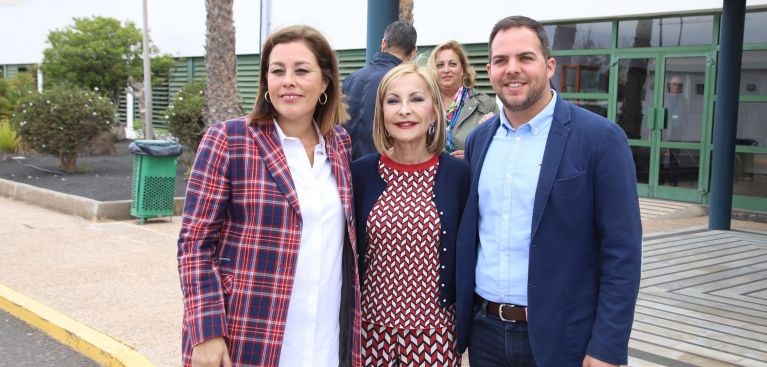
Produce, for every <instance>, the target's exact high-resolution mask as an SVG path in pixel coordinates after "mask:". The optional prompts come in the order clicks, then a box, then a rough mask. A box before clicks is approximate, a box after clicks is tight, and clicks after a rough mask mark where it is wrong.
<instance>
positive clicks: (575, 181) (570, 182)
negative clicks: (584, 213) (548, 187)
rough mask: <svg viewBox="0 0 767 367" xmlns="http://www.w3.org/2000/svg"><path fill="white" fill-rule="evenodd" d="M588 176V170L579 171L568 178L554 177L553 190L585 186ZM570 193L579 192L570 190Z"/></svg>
mask: <svg viewBox="0 0 767 367" xmlns="http://www.w3.org/2000/svg"><path fill="white" fill-rule="evenodd" d="M586 177H587V175H586V171H583V172H578V173H576V174H575V175H572V176H569V177H566V178H557V179H554V183H553V186H552V190H557V191H563V190H564V191H567V190H572V189H577V188H580V187H584V186H583V185H585V184H586ZM569 194H577V193H572V192H570V193H569Z"/></svg>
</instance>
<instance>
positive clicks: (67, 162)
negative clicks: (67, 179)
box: [59, 153, 77, 173]
mask: <svg viewBox="0 0 767 367" xmlns="http://www.w3.org/2000/svg"><path fill="white" fill-rule="evenodd" d="M59 168H60V169H61V171H62V172H66V173H74V172H75V171H76V170H77V154H72V153H62V154H61V155H59Z"/></svg>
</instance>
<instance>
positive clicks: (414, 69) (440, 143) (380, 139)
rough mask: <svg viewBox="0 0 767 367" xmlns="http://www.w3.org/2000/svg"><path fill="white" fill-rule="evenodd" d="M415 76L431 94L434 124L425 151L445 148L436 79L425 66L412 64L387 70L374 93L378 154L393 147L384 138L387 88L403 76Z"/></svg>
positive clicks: (444, 125)
mask: <svg viewBox="0 0 767 367" xmlns="http://www.w3.org/2000/svg"><path fill="white" fill-rule="evenodd" d="M408 74H417V75H418V76H420V77H421V79H423V81H424V82H425V83H426V86H427V90H426V92H428V93H429V94H431V99H432V109H433V111H434V116H435V117H436V121H435V122H434V134H433V135H428V134H427V135H426V150H427V151H429V153H438V152H441V151H442V150H443V149H444V148H445V139H446V136H447V132H446V122H445V111H443V110H442V92H440V90H439V84H438V83H437V78H436V77H435V75H434V73H433V72H432V70H431V69H429V68H427V67H425V66H419V65H416V64H415V63H412V62H406V63H402V64H400V65H398V66H396V67H395V68H393V69H391V70H389V72H388V73H386V75H384V77H383V80H381V84H380V85H379V86H378V92H377V93H376V105H375V113H374V115H373V144H375V147H376V150H378V152H379V153H381V154H385V153H386V152H387V151H388V150H389V149H391V148H392V146H393V140H392V138H391V137H387V136H386V126H385V124H384V115H383V114H384V113H383V104H384V100H385V97H386V93H387V91H388V90H389V87H390V86H391V85H392V83H394V81H395V80H396V79H398V78H399V77H401V76H403V75H408Z"/></svg>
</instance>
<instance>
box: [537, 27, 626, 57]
mask: <svg viewBox="0 0 767 367" xmlns="http://www.w3.org/2000/svg"><path fill="white" fill-rule="evenodd" d="M544 29H545V30H546V35H547V36H548V38H549V46H551V49H552V50H554V51H556V50H589V49H600V48H611V47H612V44H611V43H610V37H611V34H612V23H611V22H599V23H577V24H552V25H547V26H544Z"/></svg>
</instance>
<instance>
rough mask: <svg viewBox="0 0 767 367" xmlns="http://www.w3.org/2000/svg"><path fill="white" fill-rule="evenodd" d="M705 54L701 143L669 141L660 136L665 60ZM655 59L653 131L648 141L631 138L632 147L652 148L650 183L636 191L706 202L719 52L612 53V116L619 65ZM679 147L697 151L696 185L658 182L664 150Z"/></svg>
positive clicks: (614, 117)
mask: <svg viewBox="0 0 767 367" xmlns="http://www.w3.org/2000/svg"><path fill="white" fill-rule="evenodd" d="M689 57H704V58H705V60H706V61H705V68H704V90H703V102H702V103H703V109H702V111H701V125H700V129H701V130H700V131H701V134H700V142H669V141H663V140H662V139H661V133H662V128H661V126H662V125H663V120H662V119H663V101H664V92H663V91H664V87H663V86H664V85H665V75H666V60H667V59H670V58H689ZM627 59H653V60H654V61H655V75H654V77H653V80H652V85H653V86H661V87H660V88H658V87H653V97H652V98H653V100H652V106H651V108H650V109H649V110H648V114H649V116H648V120H647V123H648V125H649V127H650V134H649V138H648V139H647V140H644V139H629V144H630V145H631V146H632V147H644V148H649V149H650V162H649V170H650V171H649V179H648V183H646V184H645V183H638V184H637V192H638V193H639V195H640V196H646V197H651V198H658V199H669V200H676V201H687V202H695V203H704V202H706V201H707V196H708V187H709V177H710V176H709V172H710V169H711V154H710V152H711V130H712V128H711V127H712V121H713V95H714V90H713V89H714V87H713V86H714V84H715V80H716V75H715V74H716V53H715V50H713V49H712V48H711V47H706V48H700V49H689V48H686V49H684V50H668V49H627V50H616V51H615V52H614V53H613V54H612V56H611V63H610V87H609V94H610V97H609V98H610V99H609V106H610V108H609V110H608V115H609V118H610V119H611V120H613V121H617V113H618V106H617V102H618V72H619V70H618V66H619V62H620V60H627ZM668 148H676V149H687V150H690V149H692V150H697V151H698V157H699V158H698V166H699V169H698V185H697V187H695V188H683V187H672V186H665V185H661V184H660V183H659V179H660V163H661V155H660V152H661V149H668Z"/></svg>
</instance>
